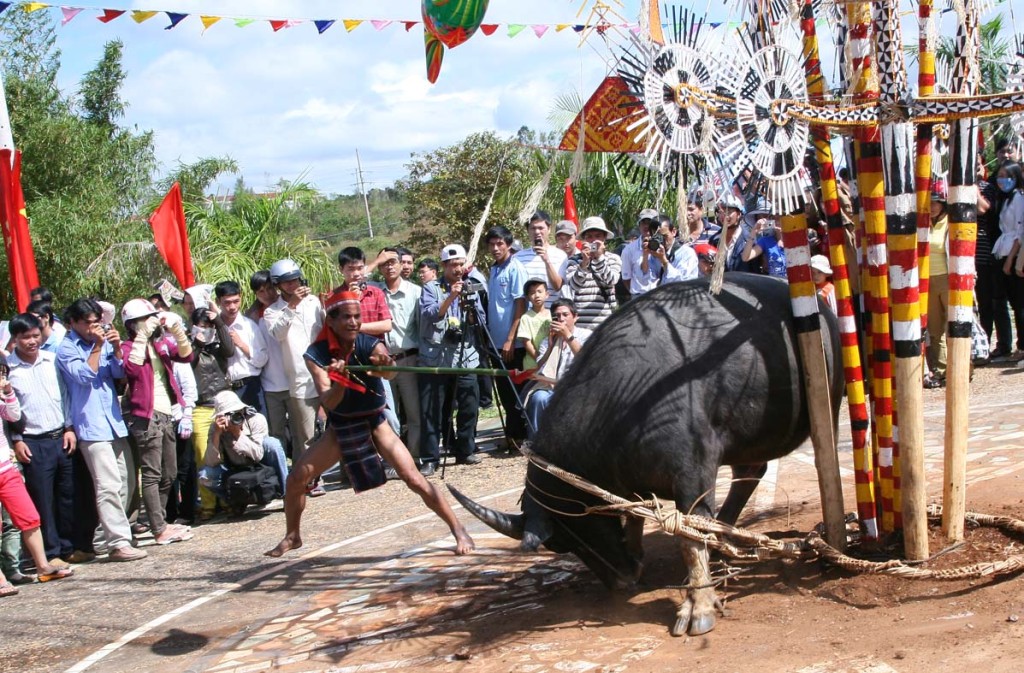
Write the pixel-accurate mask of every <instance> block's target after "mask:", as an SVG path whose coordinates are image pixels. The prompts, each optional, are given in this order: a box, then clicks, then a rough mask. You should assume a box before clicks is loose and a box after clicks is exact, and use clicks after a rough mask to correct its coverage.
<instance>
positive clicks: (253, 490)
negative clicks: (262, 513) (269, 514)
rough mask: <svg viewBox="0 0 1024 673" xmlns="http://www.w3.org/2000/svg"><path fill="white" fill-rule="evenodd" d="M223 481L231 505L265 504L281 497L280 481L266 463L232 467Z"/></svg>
mask: <svg viewBox="0 0 1024 673" xmlns="http://www.w3.org/2000/svg"><path fill="white" fill-rule="evenodd" d="M224 483H225V489H226V490H227V493H228V504H230V505H231V506H232V507H240V508H244V507H245V506H247V505H266V504H267V503H268V502H270V501H271V500H273V499H274V498H279V497H281V482H280V480H279V479H278V478H277V473H276V472H274V468H272V467H269V466H267V465H253V466H252V467H241V468H234V469H233V470H232V471H231V472H230V473H229V474H228V475H227V477H226V478H225V482H224Z"/></svg>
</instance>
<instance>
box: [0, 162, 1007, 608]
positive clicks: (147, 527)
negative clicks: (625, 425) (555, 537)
mask: <svg viewBox="0 0 1024 673" xmlns="http://www.w3.org/2000/svg"><path fill="white" fill-rule="evenodd" d="M997 153H998V159H997V162H998V163H997V167H996V170H995V171H994V175H993V176H992V178H991V179H990V178H989V176H988V174H987V171H986V170H985V166H984V165H983V164H982V163H981V162H980V161H979V167H978V176H977V177H978V191H979V199H978V204H979V205H978V215H979V216H978V245H977V258H976V265H977V274H978V275H977V294H976V297H977V302H978V312H979V318H980V320H979V324H980V326H981V328H982V329H983V330H984V331H985V332H986V333H987V334H988V335H989V336H990V337H992V339H993V343H994V348H993V349H992V354H991V359H992V360H995V361H999V360H1000V359H1013V360H1021V361H1024V341H1022V339H1024V336H1022V335H1024V254H1021V243H1020V242H1021V240H1022V237H1024V176H1022V171H1021V166H1020V163H1018V157H1016V156H1015V154H1014V151H1013V148H1012V146H1010V145H1009V144H1003V145H1001V146H999V147H998V148H997ZM933 183H934V188H933V193H932V198H933V207H932V228H931V234H930V241H929V242H930V252H931V254H930V265H931V279H932V280H931V283H932V285H931V288H932V294H931V297H932V299H933V303H932V304H931V305H930V309H929V313H930V314H931V319H930V321H929V322H930V324H931V325H934V326H935V327H934V329H930V330H929V339H928V341H929V343H928V348H927V362H928V369H929V372H930V373H929V376H928V378H927V379H926V385H941V380H942V377H943V375H944V371H945V349H944V346H943V339H944V337H943V331H944V327H945V318H944V317H943V316H944V310H945V303H944V301H945V297H944V294H945V288H946V287H947V284H946V281H945V277H946V273H947V269H948V266H947V264H946V254H947V240H948V215H947V205H946V200H947V195H946V192H945V189H944V185H943V182H942V180H941V179H936V180H934V181H933ZM853 194H855V190H852V189H851V186H850V185H849V184H848V183H847V176H844V175H842V174H841V175H840V181H839V195H840V199H839V200H840V206H841V211H842V212H841V215H842V219H843V223H844V226H845V228H846V230H847V231H846V232H844V236H845V238H844V245H848V246H849V251H848V254H847V259H848V262H849V264H850V266H851V273H850V277H851V280H852V281H853V289H854V291H857V284H856V281H857V272H856V267H857V250H856V248H857V245H856V238H855V234H854V230H855V227H854V226H853V223H854V219H855V218H854V215H853V208H854V205H855V197H854V196H853ZM814 201H815V200H814V199H809V202H811V204H812V205H811V206H810V207H809V208H808V215H809V219H808V226H809V229H808V236H809V240H810V242H811V248H812V249H811V253H812V257H811V262H810V266H811V269H812V277H813V281H814V283H815V286H816V288H817V289H818V292H819V295H820V296H821V297H822V299H823V300H824V303H825V305H827V306H828V307H830V308H831V309H832V310H833V311H834V310H835V306H836V303H835V289H834V287H833V285H832V283H831V275H832V268H831V266H830V264H829V258H828V240H829V236H827V233H828V232H827V227H826V225H825V223H824V222H823V221H821V218H820V217H819V216H818V212H819V210H818V209H816V208H814V206H813V202H814ZM712 206H713V207H714V213H715V214H714V217H713V221H709V218H708V217H707V216H706V214H705V210H706V208H710V207H712ZM636 227H637V229H636V232H635V234H634V235H633V236H627V237H626V239H625V241H623V242H622V244H621V245H616V243H617V241H616V239H615V235H614V234H613V232H612V230H611V229H610V228H609V226H608V225H607V224H606V222H605V221H604V220H603V219H602V218H601V217H599V216H591V217H587V218H585V219H584V220H583V221H582V222H581V223H580V224H579V225H578V226H577V225H576V224H575V223H574V222H571V221H568V220H563V221H560V222H557V223H555V224H554V226H552V222H551V218H550V217H549V216H548V215H547V213H544V212H543V211H538V212H537V213H535V214H534V216H533V217H532V218H531V219H530V222H529V223H528V225H527V229H526V240H525V243H524V244H523V243H519V242H518V241H516V240H515V239H514V237H513V234H512V232H511V231H510V230H509V229H508V228H506V227H504V226H494V227H492V228H490V229H489V230H488V231H487V232H486V234H485V235H484V237H483V243H484V245H485V248H486V250H487V256H488V258H489V259H488V260H487V262H488V264H487V267H486V269H484V268H480V267H477V266H476V265H475V264H474V260H472V259H469V258H468V255H467V252H466V249H465V248H464V247H463V245H462V242H458V241H450V242H447V243H446V244H445V245H444V246H442V248H441V249H440V250H439V251H438V253H439V254H438V255H437V259H436V260H435V259H433V258H432V257H427V258H421V259H420V260H419V262H418V263H417V262H416V260H417V255H416V254H414V253H413V252H412V251H410V250H408V249H405V248H401V247H386V248H384V249H383V250H381V251H380V252H379V253H377V255H376V257H375V258H373V259H372V261H370V263H369V264H368V263H367V257H366V255H365V254H364V252H363V251H362V250H360V249H359V248H354V247H346V248H343V249H342V250H341V252H340V253H339V255H338V266H339V270H340V271H341V274H342V277H343V281H342V285H341V287H339V288H338V289H337V290H335V292H346V293H348V292H351V293H355V297H357V298H358V304H359V311H358V314H359V316H358V318H357V319H353V320H354V322H352V324H356V323H358V325H359V326H358V331H359V334H361V335H365V338H364V337H360V339H363V340H362V341H358V343H359V344H362V346H361V347H362V348H364V350H367V352H370V350H372V348H376V346H374V344H379V343H380V342H383V347H384V348H386V351H387V353H389V357H390V358H391V360H393V362H394V363H395V364H396V365H398V366H400V367H416V368H418V369H419V371H417V372H412V371H403V372H400V373H398V374H397V375H394V376H390V375H389V376H388V377H385V378H383V379H381V380H380V381H379V384H380V385H378V382H374V385H372V386H360V387H361V388H362V390H363V393H361V394H364V396H365V397H366V399H367V400H369V402H367V404H370V405H371V406H377V407H379V408H376V409H374V410H373V412H374V413H378V412H379V413H380V414H381V418H382V420H381V422H386V423H387V424H388V425H389V426H390V428H391V430H393V434H394V436H395V437H400V438H401V441H402V442H404V445H405V446H406V447H407V448H408V453H409V454H411V456H412V458H413V460H414V461H415V468H416V469H418V471H419V472H420V473H421V474H422V475H423V476H431V475H433V474H434V473H435V471H436V470H437V469H438V468H439V466H440V464H441V462H442V460H443V458H444V457H445V456H446V455H447V456H450V457H451V459H452V460H453V461H454V462H455V463H457V464H464V465H475V464H478V463H479V462H480V461H481V456H480V454H479V451H478V449H477V445H476V431H477V425H478V421H479V414H480V410H481V409H483V408H487V407H489V406H491V405H492V404H494V401H495V400H497V401H498V402H499V403H500V404H501V406H502V408H503V410H504V414H503V416H502V418H503V424H504V435H505V437H504V448H506V449H507V450H509V451H514V450H516V449H517V448H519V447H521V446H522V445H523V443H524V442H526V441H528V439H529V438H530V437H531V436H532V435H533V433H534V432H535V430H536V428H537V426H538V424H539V422H540V418H541V416H542V414H543V412H544V409H545V407H546V406H547V403H548V400H549V399H550V397H551V394H552V392H553V390H554V388H555V386H556V385H557V383H558V381H559V379H560V378H561V377H562V376H563V375H564V374H565V372H566V371H567V369H568V368H569V367H570V366H571V364H572V362H573V359H574V356H575V355H576V354H577V353H578V352H579V349H580V348H581V346H582V345H583V344H584V343H585V342H586V340H587V338H588V337H589V336H590V334H591V333H592V331H593V330H595V329H597V328H598V326H599V325H600V324H601V323H602V322H603V321H604V320H606V319H607V318H608V317H609V316H610V315H612V313H614V312H615V311H616V309H617V308H618V306H619V305H620V304H621V303H622V302H625V301H631V300H632V299H633V298H635V297H638V296H640V295H643V294H646V293H648V292H651V291H652V290H654V289H656V288H658V287H660V286H662V285H667V284H671V283H677V282H682V281H686V280H690V279H694V278H698V277H707V276H709V275H710V274H711V273H712V269H713V268H714V265H715V260H716V258H717V257H718V256H722V257H723V258H724V259H723V260H721V264H722V265H723V266H724V270H725V272H726V273H728V272H734V271H746V272H753V273H762V274H766V275H770V276H775V277H778V278H780V279H782V280H783V281H784V280H785V278H786V256H785V251H784V245H783V239H782V235H781V232H780V227H779V224H778V222H777V220H776V218H775V217H774V216H773V215H772V214H771V207H770V204H768V203H766V202H764V201H763V199H759V200H757V199H755V200H751V199H745V198H743V197H742V196H741V195H740V194H739V193H732V192H728V193H726V194H724V195H719V196H718V198H717V199H715V198H712V199H710V200H709V199H707V194H705V193H703V192H702V191H700V190H697V191H695V192H694V193H692V194H691V195H690V197H689V199H688V202H687V206H686V214H685V221H684V222H680V223H678V224H677V223H676V222H674V221H673V220H672V219H671V218H670V217H668V216H666V215H665V214H663V213H660V212H658V211H657V210H654V209H652V208H648V209H644V210H642V211H641V212H640V213H639V214H638V217H637V221H636ZM832 240H835V239H834V237H833V239H832ZM414 275H415V278H414ZM375 279H376V280H375ZM245 281H247V282H248V284H249V289H250V290H251V291H252V294H253V296H254V297H255V300H254V301H253V303H252V304H251V305H250V306H249V307H248V308H245V307H243V306H242V296H243V292H242V287H241V285H240V283H241V282H245ZM346 296H347V295H346ZM327 297H328V295H321V296H318V295H317V294H316V293H314V292H313V291H312V290H311V288H310V287H309V286H308V284H307V283H306V280H305V278H304V276H303V273H302V269H301V268H300V267H299V266H298V265H297V264H296V263H295V262H293V261H292V260H289V259H283V260H279V261H277V262H276V263H274V264H273V265H272V266H271V268H270V269H268V270H264V271H259V272H257V273H255V274H253V275H252V277H251V278H249V279H229V280H221V281H220V282H218V283H217V284H216V285H197V286H195V287H191V288H185V290H184V293H183V295H182V299H181V302H180V303H181V307H180V311H179V310H177V309H174V308H172V306H170V305H169V299H168V298H167V297H165V296H163V295H161V294H155V295H153V296H151V297H149V298H141V297H140V298H136V299H132V300H131V301H129V302H127V303H126V304H125V305H124V306H123V307H122V308H121V309H120V312H119V317H120V319H121V320H120V322H121V325H122V329H120V330H119V329H118V328H117V327H116V326H115V322H116V321H115V317H116V315H115V311H116V309H115V307H113V306H111V305H109V304H106V303H104V302H102V301H99V300H97V299H96V298H80V299H76V300H73V301H71V302H70V303H68V304H66V308H65V309H64V311H63V312H62V313H58V312H57V311H56V310H55V308H54V307H55V306H56V304H55V299H54V297H53V296H52V295H51V294H50V293H49V291H47V290H46V289H45V288H37V290H35V291H34V295H33V301H32V303H31V304H30V305H29V306H28V310H27V311H26V312H25V313H21V314H18V315H17V316H15V317H13V318H12V319H11V320H10V321H9V323H8V326H7V337H6V338H7V342H6V343H5V346H6V347H5V349H4V356H5V360H4V362H3V364H2V366H0V416H2V418H3V420H4V421H5V424H6V430H7V431H6V434H4V435H3V436H0V504H2V506H3V517H4V518H3V520H4V532H3V551H2V554H0V570H2V572H3V577H0V596H5V595H11V594H13V593H16V592H17V591H18V589H17V586H16V585H17V584H18V583H24V582H31V581H36V580H40V581H49V580H53V579H61V578H64V577H68V576H70V575H71V574H72V570H71V568H70V565H71V564H76V563H85V562H89V561H92V560H93V559H95V558H96V557H97V556H101V555H105V556H106V557H107V558H108V559H109V560H111V561H134V560H137V559H141V558H145V557H146V556H147V551H146V550H144V549H141V548H139V547H138V546H137V543H138V540H139V538H140V536H146V535H151V536H152V537H153V540H154V541H155V543H156V544H157V545H165V544H171V543H184V542H187V541H189V540H190V539H192V538H193V536H194V535H195V534H196V531H195V530H194V529H193V526H196V525H198V524H202V523H204V522H208V521H210V520H212V519H214V518H215V517H218V516H221V515H222V514H226V515H238V514H240V513H242V512H243V511H244V509H245V507H246V505H247V504H249V503H251V502H253V501H252V500H250V501H249V502H246V501H244V500H238V499H237V498H235V493H236V491H235V490H233V489H239V488H243V487H244V485H245V483H246V479H243V478H237V479H236V478H235V477H236V475H237V474H239V473H241V472H246V473H247V474H249V475H250V477H251V478H250V479H249V482H250V483H252V484H255V485H254V486H253V488H256V489H257V491H258V489H259V487H261V486H262V487H265V488H264V490H263V491H262V493H263V495H262V496H260V497H256V499H255V502H257V504H263V503H264V502H265V500H267V499H268V498H272V497H275V496H278V497H279V496H281V495H282V494H283V491H284V489H285V487H286V485H288V487H289V488H295V487H296V486H295V478H297V477H302V478H303V479H305V477H304V476H302V475H300V474H298V473H296V474H295V475H293V477H295V478H293V479H292V480H290V481H289V479H288V470H289V468H288V465H289V459H290V461H291V463H293V464H294V463H296V461H297V460H298V459H299V458H300V457H301V456H302V455H303V453H304V452H306V451H307V450H309V449H310V448H311V447H312V446H313V443H314V442H315V440H316V439H317V437H318V436H319V435H320V433H322V432H324V428H325V422H326V421H329V420H330V419H331V416H330V410H327V411H326V412H325V410H324V408H323V394H324V393H323V385H321V384H322V383H323V381H326V380H327V378H325V377H327V375H328V373H330V372H328V369H330V371H331V372H333V373H334V374H337V373H338V372H337V368H336V367H335V365H334V364H333V363H332V364H330V365H325V364H323V363H322V362H321V360H322V359H323V357H321V356H322V355H323V353H330V352H334V351H332V350H330V349H329V348H328V346H329V345H331V344H333V345H335V346H336V345H337V340H338V339H339V338H340V337H338V336H337V335H338V334H341V332H338V331H337V329H340V328H337V326H335V329H334V331H332V328H331V322H330V320H331V318H330V311H325V304H324V302H325V301H326V298H327ZM353 301H354V300H353ZM335 312H337V311H335ZM1011 313H1012V320H1013V322H1012V323H1011ZM350 322H351V321H350ZM1013 325H1015V326H1016V330H1013V328H1012V326H1013ZM1014 331H1015V332H1016V339H1017V341H1016V344H1014V342H1013V334H1014ZM367 339H368V340H367ZM371 347H372V348H371ZM318 353H319V354H320V355H317V354H318ZM317 363H320V365H318V364H317ZM318 366H320V367H321V369H317V367H318ZM479 368H493V369H499V370H500V369H506V370H521V371H524V370H525V371H529V372H532V375H531V376H530V377H529V380H528V381H526V382H525V383H522V382H521V381H520V380H519V379H518V378H515V377H509V376H495V377H493V378H491V377H485V376H477V375H476V374H475V373H474V371H473V370H475V369H479ZM331 380H334V379H333V378H332V379H331ZM353 381H355V382H358V381H359V378H358V377H355V375H353V378H352V379H351V380H350V381H349V383H347V384H346V385H356V384H355V383H352V382H353ZM936 382H937V383H936ZM367 390H369V391H370V392H369V393H366V391H367ZM378 390H379V391H380V392H379V393H377V392H376V391H378ZM378 397H379V399H377V398H378ZM346 422H348V421H346ZM339 424H340V425H344V423H342V422H341V421H339V420H338V419H334V425H335V426H339ZM326 427H327V431H328V432H331V431H332V430H334V429H335V428H334V427H333V426H332V425H330V423H327V425H326ZM339 427H340V426H339ZM374 433H377V431H376V430H374ZM374 436H376V434H375V435H374ZM382 436H383V435H382ZM391 436H392V435H391V434H390V431H389V433H388V434H387V437H391ZM388 441H389V442H391V441H392V440H388ZM389 446H390V444H389ZM378 448H379V447H378ZM378 452H379V451H378ZM379 453H380V452H379ZM384 453H389V455H398V454H395V453H394V447H393V446H392V447H391V448H389V450H388V452H384ZM360 460H361V461H363V465H364V467H365V461H366V460H370V462H373V463H374V465H376V464H377V462H376V461H379V460H380V459H379V458H378V457H375V456H371V457H370V458H367V457H365V456H364V457H361V458H360ZM343 464H344V465H345V466H346V468H347V467H348V463H346V462H345V461H343ZM379 467H380V469H381V472H380V475H381V476H380V479H383V480H386V479H388V478H396V476H401V475H396V467H397V469H398V471H399V472H403V471H404V472H403V474H404V473H407V471H408V469H410V468H409V466H408V465H407V464H406V463H404V462H402V464H399V465H389V464H388V463H387V462H386V461H385V462H381V463H380V465H379ZM360 470H363V468H360ZM414 471H415V470H414ZM342 472H343V473H344V472H345V469H343V470H342ZM371 472H372V470H371ZM311 474H312V473H311ZM316 474H319V472H317V473H316ZM367 474H369V473H366V472H365V470H364V471H363V472H361V473H360V476H359V479H358V481H359V483H367V479H369V477H368V476H367ZM253 475H255V476H253ZM348 476H349V477H352V476H353V475H351V474H349V475H348ZM344 478H345V477H344V476H343V480H344ZM403 478H406V480H407V481H408V475H407V474H405V477H403ZM416 479H419V477H418V476H417V477H416ZM261 480H262V483H260V482H261ZM370 481H371V482H373V483H376V477H374V478H373V479H370ZM240 484H241V485H240ZM268 484H270V486H268ZM275 484H276V487H275V486H274V485H275ZM299 488H300V489H301V488H304V489H305V493H306V494H307V495H309V496H314V497H315V496H318V495H322V494H323V493H324V489H323V486H322V485H321V484H320V483H318V481H317V480H316V479H315V478H313V479H312V480H311V481H309V482H308V483H303V484H299ZM421 490H422V489H421ZM424 492H427V491H424ZM19 536H20V537H21V539H23V541H24V549H22V548H21V545H19Z"/></svg>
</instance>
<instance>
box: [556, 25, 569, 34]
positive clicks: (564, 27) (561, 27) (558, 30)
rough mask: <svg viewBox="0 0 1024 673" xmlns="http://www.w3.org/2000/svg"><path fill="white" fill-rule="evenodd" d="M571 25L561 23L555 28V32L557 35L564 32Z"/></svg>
mask: <svg viewBox="0 0 1024 673" xmlns="http://www.w3.org/2000/svg"><path fill="white" fill-rule="evenodd" d="M571 25H572V24H571V23H560V24H558V25H556V26H555V32H556V33H561V32H562V31H563V30H565V29H566V28H568V27H569V26H571Z"/></svg>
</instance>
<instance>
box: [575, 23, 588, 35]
mask: <svg viewBox="0 0 1024 673" xmlns="http://www.w3.org/2000/svg"><path fill="white" fill-rule="evenodd" d="M572 29H573V30H575V31H576V32H577V33H582V32H583V31H584V30H586V29H587V27H586V26H584V25H582V24H579V23H577V24H576V25H575V26H573V27H572Z"/></svg>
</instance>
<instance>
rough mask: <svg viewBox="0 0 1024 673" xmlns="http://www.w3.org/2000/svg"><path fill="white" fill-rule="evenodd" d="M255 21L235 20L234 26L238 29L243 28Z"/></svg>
mask: <svg viewBox="0 0 1024 673" xmlns="http://www.w3.org/2000/svg"><path fill="white" fill-rule="evenodd" d="M255 20H256V19H235V25H236V26H238V27H239V28H245V27H246V26H248V25H249V24H250V23H252V22H253V21H255Z"/></svg>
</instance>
